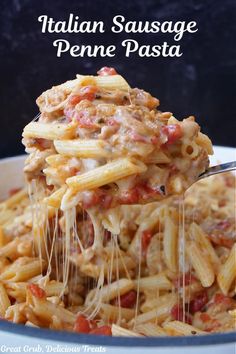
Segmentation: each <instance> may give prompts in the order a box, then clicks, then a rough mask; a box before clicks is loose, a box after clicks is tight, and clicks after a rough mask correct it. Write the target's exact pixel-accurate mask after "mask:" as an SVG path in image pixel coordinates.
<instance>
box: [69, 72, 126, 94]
mask: <svg viewBox="0 0 236 354" xmlns="http://www.w3.org/2000/svg"><path fill="white" fill-rule="evenodd" d="M76 78H77V85H76V86H77V87H78V85H80V86H87V85H96V86H99V87H101V88H104V89H107V90H114V89H118V90H126V91H128V90H129V89H130V87H129V85H128V83H127V82H126V81H125V79H124V78H123V77H122V76H120V75H111V76H83V75H76Z"/></svg>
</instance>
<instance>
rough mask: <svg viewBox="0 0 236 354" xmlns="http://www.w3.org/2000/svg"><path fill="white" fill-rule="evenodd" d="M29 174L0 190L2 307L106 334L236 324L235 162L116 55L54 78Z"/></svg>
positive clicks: (29, 137)
mask: <svg viewBox="0 0 236 354" xmlns="http://www.w3.org/2000/svg"><path fill="white" fill-rule="evenodd" d="M37 104H38V106H39V109H40V114H39V116H38V117H37V119H35V120H34V121H33V122H31V123H29V124H28V125H27V126H26V127H25V129H24V132H23V143H24V144H25V146H26V151H27V152H28V153H29V156H28V158H27V159H26V163H25V169H24V172H25V175H26V178H27V186H26V188H25V189H22V190H19V191H13V192H14V193H12V195H11V196H10V197H9V198H8V199H7V200H5V201H3V202H1V203H0V316H1V318H2V319H4V320H8V321H13V322H15V323H24V324H26V325H28V326H36V327H46V328H51V329H58V330H68V331H75V332H77V333H90V334H97V335H99V334H100V335H114V336H136V337H139V336H166V335H174V336H175V335H177V336H178V335H198V334H205V333H209V332H222V331H230V330H234V328H235V318H236V300H235V292H236V288H235V277H236V261H235V258H236V245H235V238H236V235H235V230H234V196H233V192H234V183H235V177H234V176H233V175H231V174H225V175H223V176H222V175H221V176H214V177H211V178H208V179H206V180H202V181H199V182H198V183H196V184H194V185H193V186H192V187H190V189H189V190H188V191H187V192H186V193H185V195H184V196H183V193H184V192H185V191H186V189H187V188H188V187H189V186H190V185H191V184H192V183H193V182H194V181H195V180H196V179H197V177H198V175H199V174H200V173H202V172H203V171H204V170H205V169H206V168H207V166H208V154H211V153H212V146H211V142H210V140H209V138H208V137H207V136H206V135H204V134H202V133H201V132H200V128H199V126H198V124H197V123H196V122H195V120H194V117H189V118H187V119H184V120H183V121H178V120H177V119H176V118H174V117H173V115H172V114H171V113H169V112H164V113H163V112H161V111H159V110H158V109H157V107H158V104H159V101H158V100H157V99H156V98H153V97H152V96H151V95H150V94H149V93H147V92H144V91H143V90H139V89H136V88H135V89H131V88H130V87H129V85H128V83H127V82H126V81H125V80H124V79H123V78H122V77H121V76H120V75H118V74H117V73H116V71H115V70H114V69H112V68H103V69H101V70H100V71H99V72H98V76H81V75H77V78H76V79H75V80H72V81H68V82H66V83H64V84H62V85H59V86H55V87H53V88H52V89H50V90H48V91H46V92H44V93H43V94H42V95H41V96H40V97H39V98H38V99H37Z"/></svg>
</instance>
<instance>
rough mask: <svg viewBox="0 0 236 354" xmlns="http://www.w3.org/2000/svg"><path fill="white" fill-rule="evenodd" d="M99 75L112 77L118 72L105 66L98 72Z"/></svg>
mask: <svg viewBox="0 0 236 354" xmlns="http://www.w3.org/2000/svg"><path fill="white" fill-rule="evenodd" d="M97 74H98V75H99V76H110V75H117V72H116V70H115V69H114V68H109V67H108V66H104V67H103V68H101V69H100V70H98V72H97Z"/></svg>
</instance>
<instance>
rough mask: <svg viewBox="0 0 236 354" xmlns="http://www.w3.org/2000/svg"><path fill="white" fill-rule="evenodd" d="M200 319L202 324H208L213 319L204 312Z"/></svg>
mask: <svg viewBox="0 0 236 354" xmlns="http://www.w3.org/2000/svg"><path fill="white" fill-rule="evenodd" d="M200 319H201V320H202V322H204V323H206V322H208V321H210V320H211V317H210V316H209V315H208V314H207V313H206V312H203V313H201V314H200Z"/></svg>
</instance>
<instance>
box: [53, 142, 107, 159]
mask: <svg viewBox="0 0 236 354" xmlns="http://www.w3.org/2000/svg"><path fill="white" fill-rule="evenodd" d="M54 146H55V149H56V151H57V152H58V153H59V154H62V155H66V156H76V157H80V158H84V159H87V158H99V159H100V158H102V157H109V155H110V153H109V150H108V148H107V149H106V143H105V142H104V140H95V139H94V140H93V139H90V140H85V139H74V140H54Z"/></svg>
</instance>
